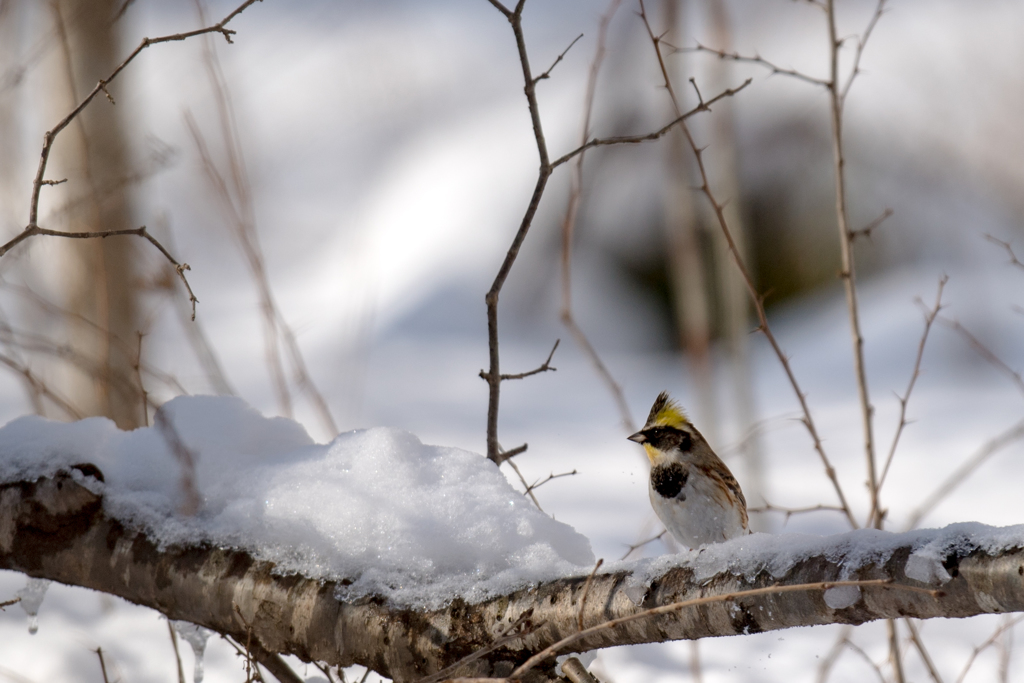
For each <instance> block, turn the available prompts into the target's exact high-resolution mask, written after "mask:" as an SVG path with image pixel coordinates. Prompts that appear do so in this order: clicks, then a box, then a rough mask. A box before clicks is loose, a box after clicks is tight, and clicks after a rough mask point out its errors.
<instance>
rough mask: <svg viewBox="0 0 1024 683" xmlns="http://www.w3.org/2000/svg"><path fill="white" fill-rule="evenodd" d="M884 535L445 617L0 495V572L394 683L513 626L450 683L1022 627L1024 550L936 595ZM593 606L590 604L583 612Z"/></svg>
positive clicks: (492, 601)
mask: <svg viewBox="0 0 1024 683" xmlns="http://www.w3.org/2000/svg"><path fill="white" fill-rule="evenodd" d="M76 477H77V475H76ZM879 533H880V532H877V531H873V530H869V531H860V532H851V533H849V534H844V535H842V536H840V537H838V538H831V539H830V538H828V537H824V538H822V539H821V541H820V546H817V545H815V546H814V547H807V546H806V544H805V546H804V547H803V548H802V550H801V553H800V554H799V556H798V557H794V558H793V559H792V562H791V564H787V566H788V567H789V568H788V569H785V570H779V569H778V568H776V570H775V571H774V573H773V572H771V571H769V570H768V567H769V566H770V564H771V562H772V559H771V558H770V557H767V556H766V557H763V558H761V560H763V562H764V565H763V566H764V568H763V569H761V570H756V571H755V570H753V569H752V570H751V571H749V572H748V575H746V576H745V575H742V574H740V575H737V574H734V573H733V570H731V569H729V567H735V566H737V564H736V563H742V562H743V560H744V558H747V566H750V565H749V562H750V555H749V552H751V551H748V550H744V549H742V548H740V547H739V545H737V546H736V548H731V547H728V546H717V547H714V550H713V551H712V552H711V553H701V554H700V555H697V556H695V559H692V560H690V561H689V562H687V560H685V559H684V558H681V559H680V563H679V565H678V566H676V567H673V568H670V569H668V570H667V571H666V572H665V573H664V574H662V575H660V576H655V577H653V580H652V581H651V583H650V584H649V586H648V587H647V588H644V585H645V584H643V583H637V581H638V579H636V578H631V576H630V571H629V570H628V569H625V568H621V567H620V568H618V570H617V571H613V572H612V573H605V574H595V575H594V576H593V578H592V579H591V580H590V582H589V583H590V585H589V588H587V583H588V577H587V576H586V574H585V572H586V570H583V572H581V574H580V575H578V576H569V577H564V578H560V579H556V580H553V581H549V582H546V583H541V584H539V585H532V586H530V587H527V588H524V589H522V590H518V591H514V592H511V593H509V594H507V595H501V596H494V597H492V598H489V599H487V600H484V601H483V602H480V603H477V604H467V603H466V602H465V601H463V600H460V599H456V600H454V601H453V602H452V603H450V604H449V605H447V606H446V607H443V608H441V609H437V610H416V609H411V608H404V607H399V606H395V605H391V604H389V603H388V602H387V601H386V600H385V599H380V598H370V599H362V600H357V601H354V602H350V603H346V602H342V601H339V600H338V599H337V598H336V597H335V596H336V594H337V591H338V589H339V588H340V587H341V583H339V582H338V581H324V580H322V579H321V578H314V577H303V576H297V575H288V576H284V575H281V574H279V573H276V572H275V566H274V565H273V564H272V563H269V562H266V561H262V560H259V559H256V558H254V557H253V556H251V555H249V554H248V553H246V552H244V551H242V550H237V549H231V548H225V547H216V546H212V545H195V546H173V545H172V546H165V547H161V546H160V545H159V544H158V543H157V541H156V540H154V539H152V538H150V537H149V536H147V534H146V533H145V532H144V531H140V530H136V529H130V528H127V527H126V526H125V525H124V524H122V523H121V522H120V521H118V520H116V519H113V518H111V517H110V516H109V515H108V514H107V513H106V512H105V511H104V509H103V500H102V498H101V496H100V495H98V494H96V493H93V492H92V491H90V490H89V489H88V488H86V487H85V486H83V485H82V484H80V483H78V482H77V481H75V479H73V478H72V477H71V476H70V475H68V474H57V475H55V476H54V477H52V478H43V479H39V480H36V481H18V482H9V483H7V484H4V485H2V486H0V567H2V568H4V569H12V570H16V571H21V572H24V573H26V574H28V575H29V576H33V577H37V578H46V579H51V580H55V581H60V582H62V583H66V584H70V585H78V586H84V587H87V588H91V589H94V590H98V591H102V592H105V593H109V594H111V595H117V596H120V597H122V598H124V599H126V600H129V601H130V602H134V603H136V604H140V605H145V606H148V607H151V608H153V609H156V610H158V611H160V612H161V613H163V614H165V615H167V616H168V617H169V618H171V619H180V620H186V621H190V622H193V623H196V624H200V625H202V626H205V627H207V628H210V629H213V630H215V631H218V632H220V633H222V634H225V635H228V636H230V637H232V638H235V639H236V640H237V641H238V642H241V643H245V642H247V641H251V642H252V643H255V644H258V645H259V647H261V648H263V649H265V650H266V651H267V652H271V653H282V654H293V655H295V656H297V657H299V658H300V659H302V660H304V661H322V662H326V663H327V664H330V665H340V666H349V665H351V664H360V665H362V666H366V667H369V668H371V669H373V670H375V671H377V672H379V673H380V674H382V675H385V676H388V677H391V678H393V679H394V680H395V681H398V682H399V683H402V682H404V681H412V680H417V679H419V678H421V677H423V676H429V675H431V674H433V673H436V672H439V671H441V670H443V669H445V668H446V667H449V666H451V665H452V664H455V663H457V662H459V661H460V660H463V659H464V658H466V657H467V656H469V655H472V654H473V653H475V652H477V651H478V650H481V649H483V648H487V647H489V646H492V645H493V644H494V643H495V642H496V641H498V640H499V639H501V638H505V637H507V636H509V635H511V634H510V633H509V632H508V628H509V625H510V624H515V623H519V624H521V625H522V628H523V632H522V633H521V634H520V637H518V638H514V639H511V640H507V641H504V642H503V643H502V644H501V645H499V646H497V647H496V648H494V649H492V650H491V651H490V652H489V653H488V654H486V655H485V656H481V657H478V658H477V659H475V660H473V661H464V662H463V664H462V665H460V667H459V668H458V669H457V670H455V671H453V672H452V673H453V674H457V675H462V676H494V677H501V676H508V675H510V674H511V673H512V672H513V670H514V669H515V668H517V667H522V666H523V665H524V664H526V663H527V662H528V660H529V659H530V658H531V657H532V656H534V655H535V654H536V653H541V652H543V651H544V650H545V649H546V648H551V647H552V646H553V645H556V644H558V643H559V642H560V641H564V640H565V639H566V638H569V637H571V638H572V641H571V643H572V645H571V649H572V650H573V651H578V652H585V651H588V650H593V649H597V648H603V647H609V646H612V645H620V644H628V643H643V642H662V641H667V640H679V639H694V638H703V637H709V636H728V635H739V634H744V633H758V632H762V631H770V630H776V629H782V628H790V627H794V626H808V625H815V624H828V623H847V624H860V623H864V622H867V621H872V620H876V619H883V618H895V617H901V616H907V617H913V618H919V619H927V618H932V617H966V616H972V615H976V614H982V613H988V612H1009V611H1024V589H1022V586H1021V578H1020V574H1019V571H1020V569H1021V567H1024V548H1016V549H1007V550H1001V551H998V552H997V553H996V554H994V555H989V554H988V553H987V552H986V551H984V550H983V549H981V548H979V547H978V546H977V545H974V544H971V543H969V542H967V543H963V542H961V543H951V544H950V545H949V546H948V548H945V549H944V550H943V557H941V558H939V561H941V563H942V566H943V567H946V568H947V569H948V571H949V573H950V575H951V578H950V579H949V580H948V581H947V582H945V583H944V584H942V585H941V586H936V585H929V584H925V583H922V582H920V581H916V580H914V579H911V578H908V577H907V575H906V573H905V568H906V567H907V566H908V559H909V557H910V555H911V553H912V552H913V549H914V548H915V547H919V546H920V545H921V544H922V542H923V538H925V537H922V536H921V535H920V534H921V533H922V532H912V533H909V534H905V535H898V534H892V535H885V536H879V535H878V534H879ZM752 538H753V537H752ZM882 538H884V539H888V541H886V544H887V545H886V547H887V548H888V552H887V553H886V554H883V555H881V556H879V555H877V554H874V553H859V554H858V547H859V543H860V544H863V543H868V542H871V543H874V544H877V543H879V542H880V539H882ZM927 538H930V537H927ZM779 545H780V550H779V551H778V552H779V553H782V554H781V555H780V558H782V557H785V555H784V553H786V552H787V551H786V549H785V544H784V543H781V544H779ZM1020 545H1021V546H1024V539H1021V543H1020ZM772 552H774V551H772ZM730 553H731V555H730ZM712 555H715V556H717V557H718V560H717V561H721V562H722V564H721V567H722V569H721V571H717V572H716V571H713V570H712V571H711V574H710V575H704V574H701V573H699V572H701V571H707V568H708V567H709V566H712V565H707V564H701V562H704V561H705V560H706V558H708V557H710V556H712ZM758 557H760V556H758ZM878 557H881V559H871V558H878ZM702 558H704V559H702ZM758 566H760V565H758ZM702 567H703V569H702ZM842 581H848V582H849V581H852V582H866V583H864V584H863V585H861V587H860V588H859V590H860V593H859V594H855V595H854V596H853V598H855V599H852V598H851V600H852V602H851V601H849V600H847V601H844V603H847V602H849V604H848V605H847V606H845V607H837V608H833V607H830V606H829V603H830V602H831V603H833V604H836V603H835V600H834V599H828V598H827V597H826V596H825V595H823V591H824V590H825V589H828V588H829V587H837V586H840V585H851V586H852V584H849V583H847V584H843V583H842ZM808 584H815V585H814V586H811V585H808ZM936 588H940V589H941V590H939V591H938V592H936V590H935V589H936ZM847 590H850V589H847ZM584 592H586V594H587V596H588V599H587V600H586V602H585V604H581V603H582V597H583V594H584ZM631 595H632V598H631V597H630V596H631ZM634 600H637V601H638V602H639V604H637V602H634ZM581 617H582V622H583V625H584V627H585V628H584V630H583V631H582V632H581V631H580V628H579V627H580V618H581ZM616 620H618V621H616ZM552 652H553V650H552ZM545 666H553V662H551V661H547V663H546V664H545Z"/></svg>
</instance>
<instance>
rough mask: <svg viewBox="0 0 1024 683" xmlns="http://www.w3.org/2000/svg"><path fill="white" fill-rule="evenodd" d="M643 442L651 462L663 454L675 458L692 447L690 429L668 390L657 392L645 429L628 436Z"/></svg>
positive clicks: (655, 461) (691, 432)
mask: <svg viewBox="0 0 1024 683" xmlns="http://www.w3.org/2000/svg"><path fill="white" fill-rule="evenodd" d="M628 438H629V440H630V441H635V442H636V443H638V444H642V445H643V447H644V450H645V451H646V452H647V457H648V458H649V459H650V461H651V464H652V465H656V464H658V462H659V461H661V460H663V459H664V458H666V457H671V456H675V457H678V456H679V455H682V454H683V453H688V452H689V451H690V449H691V448H693V428H692V427H691V425H690V420H689V419H688V418H687V417H686V413H684V412H683V409H682V408H680V407H679V404H678V403H676V402H675V401H673V400H672V399H671V398H669V395H668V393H667V392H664V391H663V392H661V393H660V394H658V398H656V399H655V400H654V405H653V406H651V413H650V415H648V416H647V423H646V424H645V425H644V428H643V429H641V430H640V431H639V432H637V433H636V434H633V435H631V436H629V437H628Z"/></svg>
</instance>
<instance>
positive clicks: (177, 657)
mask: <svg viewBox="0 0 1024 683" xmlns="http://www.w3.org/2000/svg"><path fill="white" fill-rule="evenodd" d="M167 631H168V632H169V633H170V634H171V645H173V646H174V661H175V663H176V664H177V665H178V683H185V667H184V666H183V665H182V663H181V652H180V651H179V650H178V634H177V633H175V632H174V626H173V625H171V621H170V619H168V620H167Z"/></svg>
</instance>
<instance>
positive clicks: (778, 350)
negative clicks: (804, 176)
mask: <svg viewBox="0 0 1024 683" xmlns="http://www.w3.org/2000/svg"><path fill="white" fill-rule="evenodd" d="M641 7H642V5H641ZM641 18H642V19H643V21H644V25H645V26H646V28H647V34H648V36H649V37H650V39H651V42H652V44H653V45H654V49H655V53H656V54H657V57H658V63H659V65H660V66H661V72H662V77H663V78H664V82H665V87H666V89H668V90H669V93H670V94H671V92H672V91H671V81H670V79H669V77H668V72H667V71H666V70H665V63H664V60H663V59H662V57H661V49H660V47H659V43H658V40H657V39H656V37H655V35H654V32H653V31H652V30H651V26H650V23H649V22H648V21H647V18H646V15H643V14H641ZM749 82H750V81H749V79H748V80H747V83H749ZM675 106H677V107H678V104H677V105H675ZM680 129H681V130H682V131H683V134H684V135H685V136H686V141H687V142H688V143H689V145H690V149H691V150H693V154H694V156H695V157H696V160H697V168H698V169H699V171H700V178H701V186H700V190H701V192H703V193H704V196H705V197H707V199H708V202H709V203H710V204H711V208H712V209H713V210H714V213H715V218H716V219H717V221H718V225H719V227H720V228H721V229H722V234H723V235H724V236H725V240H726V243H727V244H728V246H729V252H730V253H731V254H732V257H733V261H734V262H735V263H736V267H737V268H738V269H739V271H740V274H741V275H742V276H743V281H744V284H745V285H746V287H747V291H748V293H749V294H750V298H751V300H752V301H753V304H754V310H755V311H756V313H757V318H758V322H759V329H760V330H761V332H762V333H764V335H765V337H766V338H767V339H768V343H769V344H770V345H771V347H772V350H773V351H775V355H776V356H777V357H778V359H779V362H780V363H781V364H782V368H783V370H784V371H785V372H786V377H787V379H789V383H790V385H791V386H792V387H793V391H794V392H795V393H796V397H797V400H798V401H799V402H800V408H801V410H802V411H803V417H802V422H803V424H804V426H805V427H806V428H807V431H808V433H809V434H810V436H811V440H812V441H813V442H814V450H815V451H816V452H817V453H818V456H819V457H820V458H821V461H822V464H823V465H824V467H825V475H826V476H827V477H828V478H829V481H831V482H832V487H833V488H834V489H835V492H836V496H837V497H838V498H839V503H840V507H841V508H842V509H843V511H844V513H845V514H846V518H847V520H848V521H849V523H850V526H852V527H853V528H855V529H856V528H857V527H858V524H857V520H856V518H855V517H854V516H853V512H852V511H851V509H850V506H849V505H848V504H847V502H846V495H845V494H844V493H843V488H842V485H840V483H839V479H838V477H837V476H836V471H835V468H834V467H832V463H831V462H830V461H829V458H828V456H827V455H826V454H825V447H824V446H823V445H822V442H821V437H820V436H818V430H817V427H815V424H814V420H813V418H812V417H811V409H810V406H808V404H807V397H806V395H805V394H804V393H803V391H802V390H801V389H800V385H799V383H798V382H797V379H796V375H794V374H793V369H792V367H791V366H790V364H789V358H788V357H787V356H786V354H785V352H783V350H782V347H780V346H779V343H778V341H777V340H776V339H775V335H774V334H773V333H772V331H771V327H770V326H769V325H768V317H767V315H766V314H765V310H764V301H763V300H762V297H761V295H760V294H759V293H758V291H757V287H756V286H755V285H754V279H753V277H751V275H750V272H749V271H748V270H747V267H746V265H745V264H744V263H743V258H742V256H741V255H740V251H739V248H738V247H737V246H736V241H735V240H734V239H733V236H732V231H731V230H730V229H729V225H728V222H727V221H726V218H725V210H724V205H723V204H721V203H719V202H718V200H717V199H715V196H714V194H713V193H712V191H711V185H710V183H709V181H708V173H707V169H706V168H705V165H704V157H703V155H704V150H703V148H701V147H699V146H698V145H697V143H696V141H694V139H693V135H692V134H691V133H690V129H689V126H687V125H686V121H685V119H684V120H682V121H681V122H680Z"/></svg>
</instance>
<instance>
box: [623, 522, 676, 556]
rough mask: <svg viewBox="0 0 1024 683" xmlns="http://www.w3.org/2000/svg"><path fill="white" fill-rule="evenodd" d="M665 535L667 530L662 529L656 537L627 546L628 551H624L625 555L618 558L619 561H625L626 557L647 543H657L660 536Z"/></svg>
mask: <svg viewBox="0 0 1024 683" xmlns="http://www.w3.org/2000/svg"><path fill="white" fill-rule="evenodd" d="M667 533H668V529H662V531H661V533H660V534H658V535H657V536H651V537H650V538H648V539H646V540H643V541H640V542H639V543H634V544H633V545H631V546H628V549H627V550H626V554H625V555H623V556H622V557H620V558H619V561H622V560H624V559H626V558H627V557H629V556H630V555H632V554H633V553H634V552H636V551H637V550H639V549H640V548H643V547H644V546H645V545H647V544H648V543H654V542H655V541H657V540H658V539H659V538H661V537H662V536H664V535H665V534H667Z"/></svg>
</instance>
